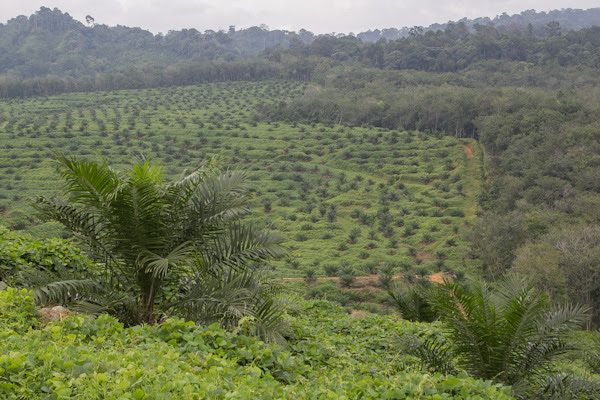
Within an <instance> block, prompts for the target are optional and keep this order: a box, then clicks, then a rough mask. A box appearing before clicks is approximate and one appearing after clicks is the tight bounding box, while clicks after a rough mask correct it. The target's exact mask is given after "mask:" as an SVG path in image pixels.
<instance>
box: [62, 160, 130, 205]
mask: <svg viewBox="0 0 600 400" xmlns="http://www.w3.org/2000/svg"><path fill="white" fill-rule="evenodd" d="M55 158H56V161H57V162H58V164H59V166H60V167H62V169H60V170H59V174H60V175H61V177H62V178H63V179H64V181H65V185H64V188H63V192H64V193H65V194H66V195H68V197H69V198H70V199H71V200H72V201H75V202H78V203H83V204H86V205H87V206H88V207H102V206H104V205H106V204H107V203H109V202H110V201H111V200H112V199H113V197H114V196H115V194H116V191H117V188H118V187H119V176H118V174H117V173H116V172H115V171H113V170H112V169H111V168H110V167H109V166H108V165H107V164H106V161H105V160H102V163H96V162H92V161H86V160H78V159H76V158H74V157H71V158H69V157H67V156H65V155H63V154H61V153H55Z"/></svg>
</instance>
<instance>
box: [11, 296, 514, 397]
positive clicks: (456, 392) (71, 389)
mask: <svg viewBox="0 0 600 400" xmlns="http://www.w3.org/2000/svg"><path fill="white" fill-rule="evenodd" d="M0 296H2V300H3V302H4V301H6V302H8V303H10V304H11V308H12V313H13V314H12V315H13V317H11V318H13V319H14V320H16V321H17V324H21V326H22V327H23V328H22V329H21V330H20V332H19V334H18V335H16V334H14V331H12V329H11V328H7V327H6V326H5V325H0V347H1V348H2V349H3V352H2V354H1V355H0V396H1V397H3V398H7V399H13V398H14V399H17V398H27V399H32V400H35V399H45V398H58V399H61V398H65V399H66V398H73V397H77V398H82V399H107V398H131V399H145V398H155V399H173V398H189V399H203V398H211V399H226V398H232V397H233V398H240V399H256V398H259V399H263V398H264V399H268V398H280V399H288V398H300V399H304V398H306V399H313V398H323V396H327V397H339V396H343V397H345V398H363V399H409V398H422V399H430V400H434V399H455V400H459V399H465V398H485V399H490V400H504V399H507V400H508V399H510V398H511V397H510V396H509V393H510V388H509V387H502V386H501V385H495V384H493V383H492V382H490V381H481V380H476V379H473V378H471V377H468V376H467V375H465V374H460V375H457V376H451V375H440V374H435V375H432V374H428V373H421V372H419V371H418V370H416V371H414V372H411V371H409V370H408V368H414V367H416V364H415V361H414V359H413V358H411V357H410V356H406V355H403V354H399V353H396V352H394V351H393V340H392V339H391V336H390V335H398V336H403V335H422V334H426V333H427V332H436V331H438V332H439V326H427V325H419V324H410V323H406V322H403V323H400V324H398V323H397V322H396V321H395V319H394V318H390V317H366V318H362V319H358V320H357V319H353V318H352V317H350V316H348V315H347V314H344V313H343V312H342V311H341V310H340V309H339V308H337V307H335V306H333V305H331V304H330V303H327V302H309V303H302V304H301V306H302V307H301V309H299V310H298V311H299V314H298V315H297V317H296V318H297V319H296V321H297V322H296V324H295V325H296V332H295V337H294V338H293V339H292V340H291V341H290V343H289V346H288V348H287V349H285V348H282V347H280V346H277V345H272V344H271V345H270V344H265V343H262V342H260V341H257V340H256V339H254V338H250V337H248V336H245V335H244V334H243V332H245V330H246V328H247V322H248V321H240V324H239V326H238V327H237V328H236V329H235V330H234V331H233V332H232V331H227V330H223V329H221V328H219V327H218V325H217V324H213V325H211V326H196V325H195V324H194V323H192V322H185V321H183V320H181V319H168V320H166V321H164V322H163V323H161V324H157V325H137V326H134V327H130V328H125V327H124V326H123V325H122V324H121V323H119V322H118V321H117V320H115V319H114V318H112V317H110V316H108V315H105V314H103V315H100V316H99V317H98V318H95V319H94V318H90V317H84V316H81V315H77V316H71V317H67V318H65V319H63V320H61V321H58V320H57V321H53V322H50V323H48V324H47V325H37V326H36V327H35V329H32V328H28V329H27V328H25V326H26V325H29V326H31V316H30V310H31V307H32V306H33V300H32V297H31V295H30V294H28V293H27V292H17V291H15V290H13V289H10V290H5V291H2V292H0ZM2 304H4V303H2ZM33 321H34V322H35V320H33Z"/></svg>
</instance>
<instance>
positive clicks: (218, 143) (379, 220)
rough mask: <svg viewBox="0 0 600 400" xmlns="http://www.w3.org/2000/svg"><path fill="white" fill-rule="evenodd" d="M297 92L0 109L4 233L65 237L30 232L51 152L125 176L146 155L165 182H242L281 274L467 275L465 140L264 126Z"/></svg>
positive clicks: (210, 88) (240, 86) (234, 88)
mask: <svg viewBox="0 0 600 400" xmlns="http://www.w3.org/2000/svg"><path fill="white" fill-rule="evenodd" d="M303 88H304V87H303V85H302V84H299V83H292V82H261V83H244V82H235V83H219V84H207V85H202V86H191V87H182V88H166V89H154V90H137V91H135V90H128V91H115V92H105V93H102V92H99V93H75V94H66V95H60V96H55V97H47V98H34V99H27V100H9V101H4V102H0V148H1V149H2V151H1V152H0V168H1V169H2V171H3V173H2V174H1V175H0V210H1V213H2V219H1V221H0V222H1V223H3V224H5V225H7V226H9V227H12V228H16V229H28V230H29V231H30V232H31V233H32V234H34V235H36V236H38V237H39V236H48V235H58V234H61V233H60V231H59V229H58V227H57V226H56V224H48V223H46V224H39V221H37V220H36V219H35V218H34V217H33V215H32V209H31V207H30V206H29V205H28V203H27V200H28V199H29V198H32V197H34V196H39V195H44V196H48V195H54V194H56V193H58V188H59V186H60V181H59V178H58V176H57V175H56V174H55V173H54V167H53V162H52V153H53V152H54V151H59V152H64V153H67V154H75V155H78V156H84V157H98V156H100V155H101V156H102V157H105V158H106V160H107V161H108V162H109V164H111V165H113V166H114V167H115V168H117V169H121V170H123V169H125V168H127V166H128V164H129V161H130V160H131V158H132V157H133V156H135V155H136V154H144V155H146V156H148V157H150V159H151V160H153V161H158V162H160V163H162V164H164V165H165V166H166V172H167V175H169V176H170V177H176V176H178V174H180V173H181V171H182V170H183V169H184V168H191V167H193V166H194V165H196V163H197V162H198V161H199V160H201V159H202V158H204V157H206V156H208V155H212V154H217V153H221V154H222V157H223V166H224V167H226V168H241V169H244V170H246V171H248V172H249V173H250V176H251V179H252V181H253V183H254V184H255V192H254V195H255V199H254V211H253V215H252V217H251V219H253V220H255V221H256V222H257V223H259V224H270V225H272V226H273V227H275V228H277V229H279V230H281V231H283V232H284V233H285V234H286V235H287V236H288V238H289V242H288V244H287V245H288V247H289V248H290V258H289V260H286V261H280V262H277V263H275V265H274V266H275V267H276V268H277V270H278V271H279V272H280V273H281V274H282V275H284V276H296V277H302V276H304V275H305V273H306V270H307V269H310V268H312V269H315V271H316V274H317V276H324V275H325V272H324V270H323V265H326V264H351V265H353V266H355V267H356V270H357V272H358V273H362V271H363V270H364V264H366V263H376V264H383V263H385V262H389V261H394V262H397V263H403V262H404V263H409V264H411V265H412V266H414V267H418V268H427V269H428V270H430V271H432V272H435V271H436V270H438V269H449V270H461V269H462V270H464V269H470V268H471V267H472V266H473V265H475V264H476V262H477V261H474V260H470V259H469V258H468V257H467V255H468V243H467V242H466V241H465V239H464V237H463V235H462V234H463V233H464V232H465V231H466V230H468V229H469V226H470V224H471V221H472V219H473V218H474V214H475V212H476V200H475V196H476V194H477V190H478V182H479V179H478V175H477V174H478V170H479V169H478V166H477V165H476V164H477V160H478V157H475V158H467V156H466V154H465V151H464V148H463V145H465V144H467V143H468V141H463V142H462V143H461V142H459V141H458V140H457V139H455V138H452V137H442V136H432V135H427V134H425V133H420V132H399V131H387V130H384V129H379V128H373V127H357V128H349V127H343V126H337V125H336V126H332V125H329V126H327V125H322V124H313V125H306V124H284V123H280V122H273V121H271V122H269V121H264V120H261V117H260V109H261V108H262V107H264V106H265V105H267V104H273V103H277V102H281V101H286V100H287V99H290V98H293V97H294V96H298V95H299V94H301V93H302V91H303ZM356 228H359V229H360V235H359V236H358V237H357V238H356V239H355V240H350V239H349V233H350V231H351V230H352V229H356Z"/></svg>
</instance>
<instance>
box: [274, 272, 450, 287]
mask: <svg viewBox="0 0 600 400" xmlns="http://www.w3.org/2000/svg"><path fill="white" fill-rule="evenodd" d="M444 277H446V275H445V274H444V273H443V272H438V273H435V274H432V275H429V280H430V281H431V282H437V283H442V282H444ZM400 278H404V275H396V276H394V279H400ZM304 279H305V278H283V280H284V281H302V280H304ZM339 279H340V278H339V277H337V276H328V277H324V278H317V279H316V281H317V282H321V281H331V280H335V281H339ZM376 280H377V276H376V275H369V276H357V277H355V278H354V281H355V282H356V283H357V284H365V285H368V284H372V283H373V282H374V281H376ZM361 286H362V285H361Z"/></svg>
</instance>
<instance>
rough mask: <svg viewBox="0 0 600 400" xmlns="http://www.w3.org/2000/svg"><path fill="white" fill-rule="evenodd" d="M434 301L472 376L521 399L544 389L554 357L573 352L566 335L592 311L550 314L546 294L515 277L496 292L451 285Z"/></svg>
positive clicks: (554, 310)
mask: <svg viewBox="0 0 600 400" xmlns="http://www.w3.org/2000/svg"><path fill="white" fill-rule="evenodd" d="M430 299H431V300H430V301H431V304H432V306H433V308H434V309H435V310H436V311H437V312H438V313H439V315H440V318H441V319H442V321H444V322H445V324H446V329H447V330H448V333H449V335H450V339H451V347H452V353H453V354H455V355H456V357H457V362H458V364H459V365H460V366H461V367H462V368H464V369H465V370H466V371H468V372H469V373H470V374H472V375H473V376H476V377H481V378H484V379H494V380H496V381H499V382H503V383H505V384H508V385H513V389H514V390H515V392H516V393H517V394H519V395H520V396H526V393H527V392H528V391H530V390H535V385H538V387H539V385H540V383H539V381H538V380H541V381H544V379H545V378H547V377H549V372H550V371H551V369H552V362H553V360H554V359H555V357H556V356H557V355H559V354H561V353H564V352H565V351H566V350H567V349H570V348H572V345H571V344H570V343H569V342H568V341H567V334H568V333H569V332H570V331H572V330H574V329H576V328H578V327H579V326H581V324H582V323H583V322H584V321H585V320H586V318H587V315H586V312H587V310H588V309H587V308H586V307H584V306H569V305H564V306H555V307H553V308H550V304H549V299H548V296H547V295H546V294H545V293H544V292H539V291H537V290H536V289H535V288H534V285H533V283H532V282H531V280H523V279H520V278H518V277H516V276H509V277H507V278H504V279H503V280H501V281H500V282H499V283H498V285H497V286H496V288H495V290H491V289H490V288H489V287H488V285H486V284H485V283H483V282H471V284H470V285H466V284H460V283H451V282H446V283H444V284H443V285H440V286H438V287H437V288H436V289H435V290H434V291H433V292H432V296H431V297H430ZM534 384H535V385H534ZM530 385H533V386H534V387H533V388H532V387H531V386H530ZM598 390H600V389H598Z"/></svg>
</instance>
